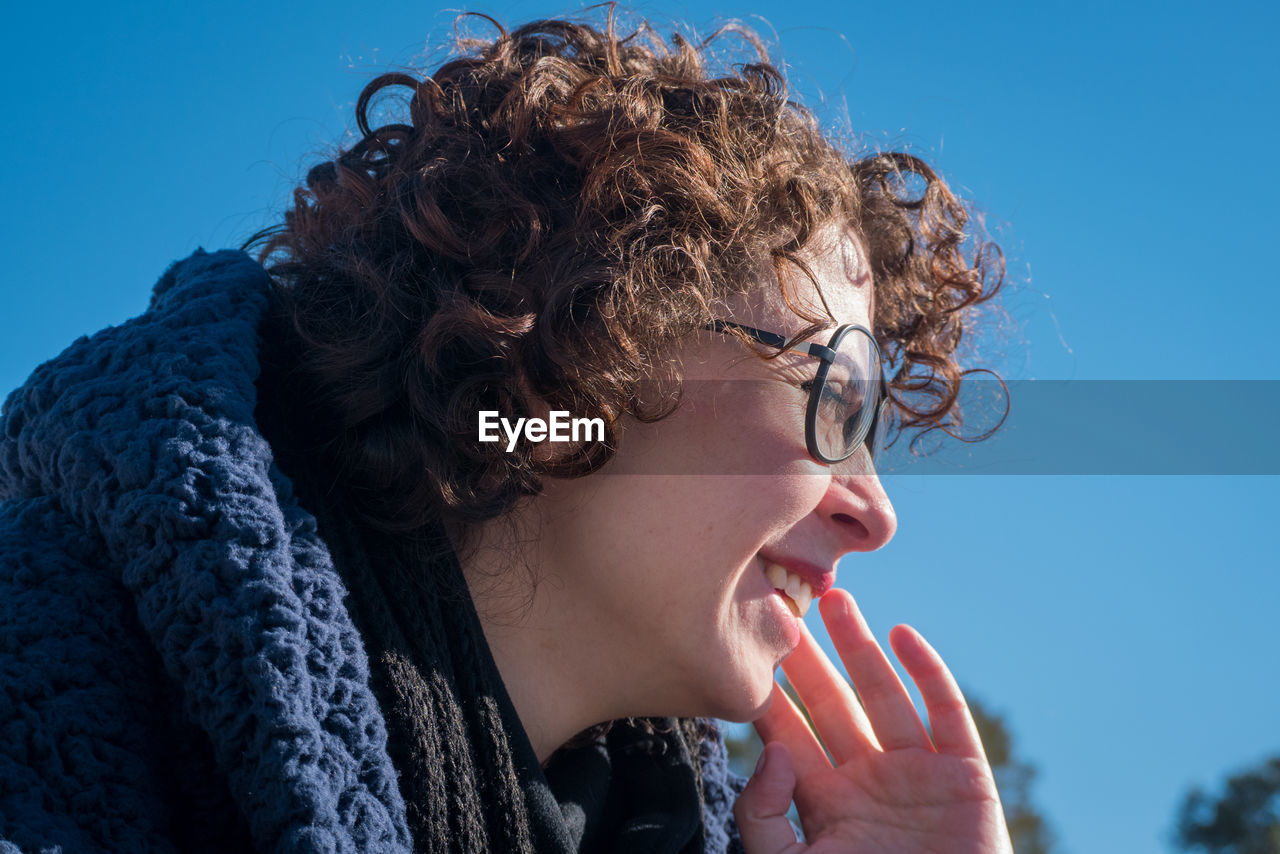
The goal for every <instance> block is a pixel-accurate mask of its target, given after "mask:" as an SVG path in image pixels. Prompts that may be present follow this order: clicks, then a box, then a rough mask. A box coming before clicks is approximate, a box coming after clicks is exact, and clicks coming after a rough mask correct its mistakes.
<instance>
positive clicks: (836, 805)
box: [733, 589, 1013, 854]
mask: <svg viewBox="0 0 1280 854" xmlns="http://www.w3.org/2000/svg"><path fill="white" fill-rule="evenodd" d="M819 608H820V609H821V611H822V619H823V621H824V622H825V623H826V626H827V631H828V632H829V633H830V635H831V639H832V641H833V642H834V643H835V647H836V651H837V652H838V653H839V654H840V659H841V661H843V662H844V665H845V667H846V668H847V669H848V671H849V676H850V678H851V679H852V680H853V684H854V685H855V686H857V689H858V694H859V695H860V696H861V697H862V702H863V703H864V704H865V711H864V710H863V706H862V705H860V704H859V702H858V699H857V697H855V696H854V693H853V691H852V690H851V689H850V688H849V685H848V683H847V682H846V681H845V680H844V678H843V677H842V676H841V674H840V672H839V671H838V670H837V669H836V667H835V665H833V664H832V663H831V661H830V660H828V658H827V657H826V655H824V654H823V652H822V649H821V648H820V647H819V646H818V643H817V641H815V640H814V639H813V635H811V634H810V633H809V630H808V629H807V628H806V627H805V626H804V625H803V624H801V634H802V637H801V641H800V645H799V646H798V647H797V648H796V650H795V651H794V652H793V653H792V654H791V655H790V656H788V657H787V658H786V660H785V661H783V663H782V669H783V670H784V671H785V672H786V674H787V678H788V679H789V680H790V681H791V684H792V685H794V686H795V688H796V691H797V692H798V693H799V694H800V699H801V700H802V701H803V702H804V705H805V708H806V709H807V710H808V711H809V715H810V716H811V717H812V719H813V723H814V728H815V729H816V730H817V736H818V737H821V739H822V742H821V744H819V742H818V737H815V735H814V732H813V730H811V729H810V728H809V725H808V724H807V723H806V722H805V719H804V717H803V716H802V715H801V714H800V711H799V709H797V708H796V706H795V704H794V703H793V702H792V701H791V698H790V697H788V696H787V695H786V694H785V693H784V692H783V691H782V689H781V688H780V687H779V686H778V685H777V683H774V686H773V700H772V703H771V704H770V706H769V710H768V711H767V712H766V713H765V714H764V716H763V717H762V718H760V719H759V720H757V721H756V722H755V727H756V731H757V732H758V733H759V734H760V738H761V740H762V741H763V742H764V745H765V748H764V753H763V754H762V765H761V766H758V767H757V769H756V771H755V773H753V774H752V776H751V780H750V781H749V782H748V783H747V787H746V789H744V790H743V792H742V794H741V795H740V796H739V797H738V800H737V803H736V804H735V805H734V808H733V809H734V817H735V818H736V819H737V823H738V831H739V833H740V834H741V836H742V843H743V846H744V847H745V848H746V850H747V851H748V852H749V854H799V853H800V852H807V854H820V852H859V854H877V852H883V854H914V853H915V852H945V854H979V852H981V854H1013V845H1012V843H1011V842H1010V840H1009V830H1008V827H1007V826H1006V825H1005V820H1004V811H1003V810H1002V809H1001V807H1000V796H999V794H998V793H997V792H996V784H995V780H994V778H993V777H992V774H991V765H990V764H989V763H988V762H987V757H986V754H985V753H984V752H983V750H982V742H981V741H980V740H979V738H978V729H977V727H976V726H975V725H974V722H973V716H972V715H971V714H970V713H969V706H968V704H966V703H965V700H964V696H963V695H962V694H961V693H960V689H959V687H958V686H957V685H956V682H955V679H954V678H953V677H952V676H951V672H950V671H949V670H947V666H946V665H945V664H944V663H943V662H942V659H941V658H940V657H939V656H938V653H936V652H935V651H934V650H933V648H932V647H930V646H929V645H928V644H927V643H926V642H925V640H924V638H922V637H921V636H920V635H919V633H917V632H916V631H915V630H914V629H912V628H910V627H909V626H896V627H895V628H894V629H893V631H892V632H890V634H889V642H890V644H891V645H892V646H893V650H894V652H895V653H896V654H897V656H898V660H899V661H901V662H902V664H903V666H904V667H905V668H906V670H907V673H908V674H910V676H911V678H912V680H913V681H914V682H915V683H916V686H917V687H918V688H919V689H920V694H921V696H923V698H924V704H925V708H926V709H927V710H928V713H929V722H930V723H931V724H932V727H933V739H932V740H930V738H929V733H928V732H927V731H926V730H925V727H924V724H923V723H921V721H920V717H919V715H917V714H916V710H915V706H913V705H912V703H911V698H910V696H908V694H907V690H906V688H905V687H903V685H902V681H901V680H899V679H898V676H897V674H896V673H895V672H894V670H893V665H891V664H890V663H889V660H888V658H886V657H885V654H884V651H883V650H881V648H880V645H879V644H878V643H876V639H875V636H874V635H872V634H871V630H870V629H869V628H868V627H867V623H866V620H864V619H863V617H862V614H861V613H859V611H858V606H857V605H856V604H855V603H854V601H853V597H852V596H851V595H849V593H848V592H846V591H844V590H839V589H833V590H831V591H829V592H828V593H827V594H826V595H825V596H823V597H822V599H821V601H820V602H819ZM822 745H826V748H827V750H829V751H830V753H831V756H832V758H833V759H834V762H835V764H834V766H833V765H832V762H831V761H829V760H828V759H827V756H826V754H825V753H824V752H823V749H822ZM793 798H794V800H795V802H796V809H797V811H798V812H799V813H800V824H801V827H803V828H804V835H805V838H806V840H807V842H806V843H803V844H802V843H800V842H797V841H796V836H795V831H794V829H793V828H792V827H791V824H790V822H788V821H787V818H786V812H787V809H788V808H789V807H790V806H791V801H792V799H793Z"/></svg>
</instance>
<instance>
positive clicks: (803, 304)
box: [750, 225, 875, 332]
mask: <svg viewBox="0 0 1280 854" xmlns="http://www.w3.org/2000/svg"><path fill="white" fill-rule="evenodd" d="M799 256H800V258H801V259H802V260H803V261H804V262H805V263H806V264H807V265H808V266H809V270H810V271H811V272H812V273H813V278H814V281H810V279H809V277H808V276H806V275H805V274H804V271H803V270H801V269H800V268H799V267H796V266H794V265H790V264H788V265H786V266H787V267H788V269H787V271H786V273H787V279H788V293H789V295H790V297H791V302H792V305H793V306H794V307H795V308H796V309H798V310H799V311H800V312H803V313H805V314H808V315H810V316H813V317H828V316H829V315H830V316H832V317H834V323H835V324H843V323H857V324H860V325H862V326H865V327H867V328H868V329H871V328H873V327H872V318H873V312H874V309H875V306H874V304H873V303H874V289H873V287H872V281H871V268H870V265H869V264H868V263H867V253H866V250H865V248H864V246H863V243H862V240H861V238H860V237H859V236H858V234H857V233H856V232H854V231H853V229H851V228H847V227H844V226H839V225H829V226H827V227H825V228H823V229H822V230H821V231H820V232H818V233H817V234H816V235H815V236H814V239H813V240H811V241H810V243H809V245H808V246H806V247H805V248H804V250H802V251H801V252H800V253H799ZM815 282H816V286H815ZM750 303H751V309H752V310H753V313H755V314H756V316H757V319H761V320H766V319H767V321H768V322H771V323H772V324H773V325H774V326H775V327H777V328H778V330H779V331H786V332H795V331H798V330H800V329H803V328H804V327H805V326H807V325H808V323H807V322H806V321H805V320H804V319H803V318H802V317H801V316H799V315H798V314H797V313H796V311H793V310H792V309H791V308H788V307H787V304H786V303H785V302H784V301H783V298H782V294H781V292H780V287H779V282H778V278H777V276H776V275H775V274H774V272H773V270H772V269H770V270H768V271H767V272H766V274H765V276H764V277H763V279H762V281H761V287H760V288H759V289H757V291H756V293H755V294H753V296H752V298H751V299H750Z"/></svg>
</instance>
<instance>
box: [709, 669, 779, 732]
mask: <svg viewBox="0 0 1280 854" xmlns="http://www.w3.org/2000/svg"><path fill="white" fill-rule="evenodd" d="M726 675H728V674H726ZM720 688H721V690H720V691H718V692H717V694H716V696H714V697H712V698H710V699H711V700H712V703H711V704H710V706H712V707H713V708H714V711H711V712H702V713H699V715H698V717H713V718H719V719H720V720H723V721H730V722H733V723H749V722H751V721H754V720H756V719H757V718H759V717H760V716H761V715H763V714H764V713H765V712H766V711H768V710H769V703H770V701H771V700H772V698H773V668H769V669H768V670H767V671H766V670H764V669H763V668H762V669H760V670H759V671H758V672H755V673H749V674H743V675H741V676H740V678H738V679H732V680H729V681H727V682H725V683H722V684H721V685H720Z"/></svg>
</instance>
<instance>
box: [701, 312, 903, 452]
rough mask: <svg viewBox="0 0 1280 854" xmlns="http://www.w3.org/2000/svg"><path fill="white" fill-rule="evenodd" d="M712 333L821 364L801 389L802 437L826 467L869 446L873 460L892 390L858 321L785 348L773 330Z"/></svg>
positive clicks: (716, 328)
mask: <svg viewBox="0 0 1280 854" xmlns="http://www.w3.org/2000/svg"><path fill="white" fill-rule="evenodd" d="M706 328H707V329H709V330H711V331H713V332H720V333H723V334H729V335H731V334H733V331H734V330H736V331H738V332H742V333H744V334H746V335H748V336H749V337H751V338H753V339H755V340H756V341H759V342H760V343H761V344H766V345H768V346H770V347H778V348H786V349H789V350H795V351H796V352H799V353H805V354H807V355H809V356H813V357H815V358H817V359H820V360H821V364H819V365H818V373H817V375H816V376H815V377H814V378H813V379H812V380H808V381H806V382H805V383H803V384H802V385H801V388H802V389H806V390H808V392H809V404H808V407H807V408H806V410H805V427H804V437H805V444H806V445H808V447H809V453H810V454H811V455H812V456H813V458H814V459H816V460H817V461H818V462H821V463H826V464H828V465H831V464H834V463H838V462H841V461H842V460H846V459H848V458H849V457H851V456H853V455H854V453H856V452H857V450H858V447H859V446H860V445H862V444H866V446H867V452H868V453H869V454H870V455H871V459H872V460H875V459H876V457H877V456H878V455H879V452H880V450H881V448H880V443H881V441H882V440H883V438H884V436H883V426H884V425H883V423H882V421H883V418H884V414H885V407H886V405H887V404H888V403H889V386H888V383H886V382H885V378H884V366H883V365H882V364H881V362H880V348H879V346H877V345H876V339H875V336H873V335H872V334H871V332H870V331H868V330H867V329H865V328H864V327H862V326H859V325H857V324H856V323H846V324H844V325H843V326H839V327H837V328H836V331H835V332H834V333H832V335H831V340H830V341H828V342H827V344H826V346H825V347H824V346H823V345H821V344H813V343H802V344H794V345H792V346H791V347H787V346H786V344H787V339H786V338H784V337H782V336H781V335H778V334H776V333H773V332H765V331H763V330H760V329H752V328H751V327H750V326H743V325H742V324H740V323H733V322H731V321H728V320H713V321H712V322H710V323H708V324H707V325H706Z"/></svg>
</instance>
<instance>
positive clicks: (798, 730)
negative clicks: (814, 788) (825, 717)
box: [754, 682, 831, 779]
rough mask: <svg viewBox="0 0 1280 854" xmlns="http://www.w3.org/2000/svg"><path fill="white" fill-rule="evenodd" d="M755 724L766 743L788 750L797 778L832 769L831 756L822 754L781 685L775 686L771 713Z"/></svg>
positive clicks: (761, 738) (801, 716)
mask: <svg viewBox="0 0 1280 854" xmlns="http://www.w3.org/2000/svg"><path fill="white" fill-rule="evenodd" d="M754 724H755V728H756V732H757V733H758V734H759V735H760V740H761V741H762V742H764V743H765V744H768V743H769V742H771V741H780V742H782V743H783V744H785V745H786V746H787V749H788V750H789V751H790V753H791V762H792V765H793V767H794V768H795V773H796V776H797V777H799V778H800V779H804V778H805V777H808V776H809V775H810V774H812V773H814V772H816V771H824V770H830V769H831V763H830V762H829V761H828V760H827V754H826V753H824V752H823V751H822V745H821V744H819V743H818V739H817V738H816V737H815V736H814V734H813V730H811V729H809V724H808V723H807V722H806V721H805V719H804V715H802V714H800V710H799V709H797V708H796V704H795V703H793V702H792V701H791V698H790V697H788V696H787V692H786V691H783V690H782V686H780V685H779V684H778V683H777V682H774V683H773V694H772V699H771V701H770V703H769V710H768V711H766V712H765V713H764V715H763V716H762V717H760V718H758V719H757V720H755V721H754Z"/></svg>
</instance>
